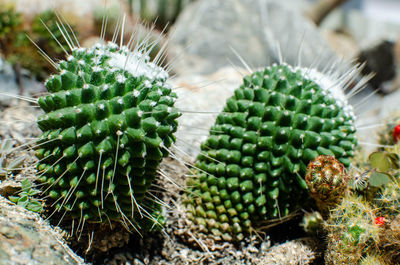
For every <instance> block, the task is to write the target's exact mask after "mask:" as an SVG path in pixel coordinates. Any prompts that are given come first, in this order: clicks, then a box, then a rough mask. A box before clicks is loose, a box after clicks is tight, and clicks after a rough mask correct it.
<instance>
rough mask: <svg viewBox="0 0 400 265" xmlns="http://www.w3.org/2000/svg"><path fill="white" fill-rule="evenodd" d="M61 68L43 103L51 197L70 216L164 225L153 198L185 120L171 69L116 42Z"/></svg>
mask: <svg viewBox="0 0 400 265" xmlns="http://www.w3.org/2000/svg"><path fill="white" fill-rule="evenodd" d="M58 68H59V73H58V74H55V75H53V76H51V77H50V78H49V79H48V80H47V82H46V88H47V89H48V91H49V94H48V95H45V96H42V97H40V98H39V100H38V103H39V105H40V107H41V108H42V109H43V110H44V112H45V114H43V115H42V116H40V117H39V118H38V121H37V123H38V126H39V128H40V129H41V130H42V131H43V135H42V136H41V137H40V139H39V141H38V142H37V145H38V148H37V150H36V156H37V157H38V158H39V159H40V161H39V163H38V165H37V169H38V171H39V180H40V181H41V182H42V183H43V184H44V189H43V190H44V193H45V194H46V195H47V196H48V197H50V198H51V199H52V200H53V201H54V203H53V205H54V207H55V208H56V211H60V210H63V211H65V218H67V219H80V220H84V221H86V222H92V223H104V222H108V220H111V221H123V222H124V223H129V224H131V225H132V226H135V227H137V226H143V227H147V228H149V229H152V228H154V227H159V225H160V224H161V223H162V220H163V218H162V217H161V216H160V212H161V210H160V206H159V205H158V204H156V203H154V202H153V201H152V200H151V199H148V198H147V195H148V191H149V188H150V186H151V185H152V183H153V182H154V180H155V178H156V172H157V168H158V165H159V164H160V162H161V160H162V159H163V157H166V156H167V155H168V151H167V148H168V147H170V146H171V144H172V143H173V142H174V141H175V138H174V135H173V134H174V132H175V131H176V129H177V121H176V119H177V118H178V117H179V116H180V113H179V112H178V111H177V109H175V108H174V102H175V99H176V94H175V93H173V92H172V91H171V88H170V87H169V85H168V84H167V83H166V79H167V77H168V74H167V72H166V71H164V70H163V69H162V68H160V67H158V66H157V65H156V64H154V63H152V62H150V61H149V58H148V55H147V54H146V53H142V51H139V50H137V49H136V50H134V51H130V50H129V49H128V48H127V47H126V46H121V47H120V46H118V45H116V44H115V43H111V42H110V43H109V44H107V45H103V44H96V45H95V46H94V47H92V48H75V49H73V50H72V53H71V54H70V56H69V57H68V58H67V60H66V61H61V62H59V64H58ZM143 216H145V217H147V218H148V219H150V223H151V225H148V224H147V223H148V222H149V221H146V220H142V219H143ZM143 227H142V228H143Z"/></svg>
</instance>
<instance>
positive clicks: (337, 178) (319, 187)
mask: <svg viewBox="0 0 400 265" xmlns="http://www.w3.org/2000/svg"><path fill="white" fill-rule="evenodd" d="M305 180H306V183H307V186H308V189H309V191H310V195H311V197H313V198H314V199H315V201H316V202H317V205H318V208H319V209H320V210H321V211H322V212H323V213H324V214H325V213H326V214H327V213H328V211H329V208H331V207H333V206H334V205H336V204H337V203H339V201H340V199H341V198H343V197H344V195H345V191H346V189H347V182H348V180H349V178H348V176H347V175H346V172H345V168H344V166H343V164H341V163H340V162H339V161H337V159H335V158H334V157H333V156H324V155H321V156H318V157H317V158H315V159H314V160H313V161H311V162H310V163H309V164H308V166H307V172H306V177H305Z"/></svg>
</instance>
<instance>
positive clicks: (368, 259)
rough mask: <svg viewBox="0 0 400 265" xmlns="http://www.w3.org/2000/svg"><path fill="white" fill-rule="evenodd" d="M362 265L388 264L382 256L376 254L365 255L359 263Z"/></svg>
mask: <svg viewBox="0 0 400 265" xmlns="http://www.w3.org/2000/svg"><path fill="white" fill-rule="evenodd" d="M359 264H360V265H387V264H388V263H386V262H385V261H384V259H383V258H382V257H380V256H379V255H376V254H370V255H367V256H365V257H364V258H363V259H362V260H361V261H360V263H359Z"/></svg>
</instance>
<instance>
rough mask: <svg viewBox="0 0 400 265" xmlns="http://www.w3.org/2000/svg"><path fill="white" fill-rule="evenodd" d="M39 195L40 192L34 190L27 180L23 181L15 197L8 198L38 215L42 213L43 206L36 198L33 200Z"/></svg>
mask: <svg viewBox="0 0 400 265" xmlns="http://www.w3.org/2000/svg"><path fill="white" fill-rule="evenodd" d="M39 193H40V191H39V190H37V189H34V188H33V187H32V184H31V183H30V181H29V180H27V179H24V180H23V181H22V182H21V191H20V192H19V193H18V194H17V195H16V196H9V197H8V198H9V199H10V201H12V202H14V203H16V204H17V205H19V206H22V207H24V208H25V209H27V210H29V211H32V212H36V213H40V212H42V211H43V205H42V203H41V202H40V200H39V199H38V198H35V196H36V195H38V194H39Z"/></svg>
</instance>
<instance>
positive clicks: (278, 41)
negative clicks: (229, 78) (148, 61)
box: [0, 0, 400, 95]
mask: <svg viewBox="0 0 400 265" xmlns="http://www.w3.org/2000/svg"><path fill="white" fill-rule="evenodd" d="M124 14H125V15H126V19H127V23H126V27H125V34H124V35H125V36H126V38H125V39H126V40H127V39H129V36H130V35H131V34H132V33H133V32H136V34H137V35H138V37H137V39H138V40H139V41H140V39H141V38H144V36H147V34H150V36H151V38H153V39H154V40H155V39H157V38H159V36H160V34H161V41H160V44H159V45H157V47H156V48H155V51H154V53H153V54H156V52H157V49H159V48H160V47H161V46H162V45H163V44H164V43H165V42H168V46H167V50H166V52H167V55H168V56H167V58H166V60H165V61H164V64H167V63H171V72H172V73H173V74H175V75H177V76H182V75H187V74H212V73H215V72H217V71H218V70H220V69H222V68H224V67H243V63H242V62H241V60H240V59H239V57H238V56H237V55H236V53H237V54H239V55H240V56H241V57H242V58H243V59H244V61H246V63H247V64H248V65H249V66H250V67H254V68H256V67H261V66H265V65H267V64H270V63H272V62H276V61H278V60H279V57H280V53H281V54H282V55H283V57H284V60H285V61H287V62H288V63H292V64H295V63H298V61H299V60H300V61H301V63H302V64H303V65H305V66H310V65H313V64H314V65H315V67H317V68H320V69H323V68H324V67H325V66H324V65H323V63H318V62H317V63H315V61H316V58H319V61H320V62H322V61H325V62H332V61H334V60H333V59H343V60H344V61H347V62H352V63H357V62H361V63H363V62H365V63H366V66H365V68H364V70H363V74H368V73H370V72H373V73H375V76H374V77H373V78H372V79H371V81H370V82H369V86H370V87H371V88H372V89H373V90H376V91H377V92H378V94H381V95H385V94H389V93H392V92H394V91H396V90H397V89H398V87H399V86H400V78H399V77H398V65H399V63H400V42H399V41H400V25H399V24H400V15H399V14H400V1H399V0H347V1H346V0H285V1H278V0H107V1H104V0H85V1H81V0H68V1H67V0H0V91H4V90H6V91H7V92H12V93H14V92H15V93H20V94H21V93H28V94H29V93H30V94H32V93H35V92H37V91H38V90H39V91H40V90H42V89H43V87H42V85H41V83H40V82H41V81H43V80H45V79H46V78H47V77H48V76H49V74H51V73H52V72H53V71H54V70H55V69H54V68H53V67H52V66H51V64H50V63H49V62H48V60H46V58H44V56H42V55H41V53H42V52H44V53H45V54H47V55H48V56H49V57H50V58H52V59H53V60H55V61H57V60H60V59H63V58H64V57H65V54H66V53H65V51H68V49H69V47H68V45H67V43H66V42H65V40H64V38H63V36H62V34H61V32H60V31H59V27H62V28H63V29H64V30H65V31H67V32H68V33H69V35H70V36H71V38H73V39H74V40H75V38H76V40H79V43H80V45H81V46H90V45H92V44H93V43H95V42H97V41H99V37H100V31H101V28H102V23H103V22H104V21H103V18H104V17H106V18H107V21H106V22H107V23H106V24H107V28H106V34H105V35H106V39H108V40H110V39H112V37H113V34H114V29H115V28H116V27H117V26H118V24H119V23H120V22H121V20H122V17H123V16H124ZM33 43H35V45H34V44H33ZM278 46H279V48H277V47H278ZM300 47H301V48H300ZM39 48H40V49H39ZM233 50H234V51H235V52H233ZM279 50H280V51H281V52H279ZM299 58H300V59H299Z"/></svg>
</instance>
